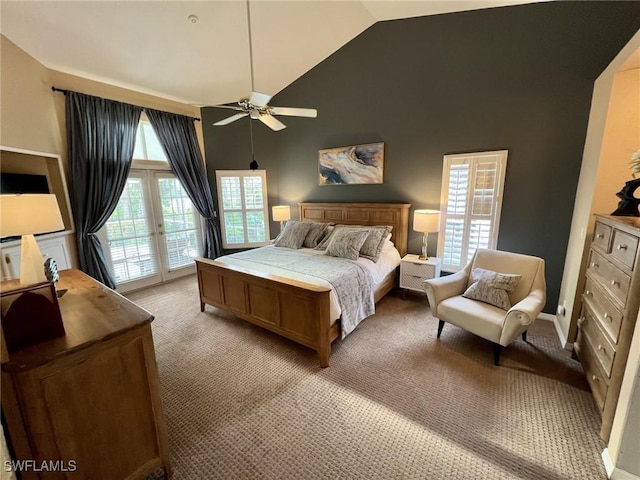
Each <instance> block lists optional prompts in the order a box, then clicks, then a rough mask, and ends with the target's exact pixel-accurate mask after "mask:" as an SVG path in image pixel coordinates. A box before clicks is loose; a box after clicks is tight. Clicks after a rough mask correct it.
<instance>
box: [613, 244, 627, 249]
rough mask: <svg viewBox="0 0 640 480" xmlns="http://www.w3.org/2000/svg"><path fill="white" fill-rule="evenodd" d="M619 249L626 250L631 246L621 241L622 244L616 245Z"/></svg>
mask: <svg viewBox="0 0 640 480" xmlns="http://www.w3.org/2000/svg"><path fill="white" fill-rule="evenodd" d="M616 248H617V249H618V250H626V249H627V248H629V247H628V246H627V245H625V244H623V243H621V244H620V245H618V246H617V247H616Z"/></svg>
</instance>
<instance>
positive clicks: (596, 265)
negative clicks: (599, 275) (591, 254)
mask: <svg viewBox="0 0 640 480" xmlns="http://www.w3.org/2000/svg"><path fill="white" fill-rule="evenodd" d="M591 268H600V265H598V264H597V263H596V262H593V263H591Z"/></svg>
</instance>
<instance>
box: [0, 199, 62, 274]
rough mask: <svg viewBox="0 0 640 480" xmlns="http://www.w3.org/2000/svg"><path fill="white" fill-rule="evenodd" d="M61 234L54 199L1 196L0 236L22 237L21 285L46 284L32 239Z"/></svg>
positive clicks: (40, 259) (40, 261) (36, 246)
mask: <svg viewBox="0 0 640 480" xmlns="http://www.w3.org/2000/svg"><path fill="white" fill-rule="evenodd" d="M59 230H64V223H63V221H62V216H61V215H60V208H59V207H58V201H57V200H56V196H55V195H26V194H25V195H0V235H1V236H3V237H10V236H14V235H22V248H21V255H20V283H22V284H24V285H31V284H33V283H39V282H45V281H47V278H46V276H45V274H44V260H43V258H42V253H41V252H40V248H39V247H38V244H37V243H36V240H35V238H34V236H33V235H35V234H37V233H49V232H56V231H59Z"/></svg>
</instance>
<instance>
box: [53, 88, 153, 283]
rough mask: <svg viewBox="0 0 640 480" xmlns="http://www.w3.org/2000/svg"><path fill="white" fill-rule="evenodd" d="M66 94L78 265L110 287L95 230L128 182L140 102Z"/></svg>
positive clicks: (106, 217) (108, 270) (69, 159)
mask: <svg viewBox="0 0 640 480" xmlns="http://www.w3.org/2000/svg"><path fill="white" fill-rule="evenodd" d="M65 99H66V100H65V106H66V124H67V151H68V162H69V184H70V185H69V187H70V192H69V193H70V197H71V208H72V209H73V217H74V219H75V226H76V238H77V243H78V260H79V262H80V269H81V270H82V271H83V272H85V273H87V274H89V275H91V276H92V277H93V278H95V279H96V280H98V281H100V282H102V283H104V284H105V285H107V286H108V287H110V288H115V286H116V284H115V279H114V278H113V274H112V273H111V269H110V268H109V266H108V265H107V262H106V261H105V256H104V251H103V249H102V245H101V244H100V241H99V240H98V237H97V236H96V233H97V232H98V230H100V229H101V228H102V227H103V225H104V224H105V223H106V221H107V220H108V219H109V217H110V216H111V214H112V213H113V211H114V210H115V208H116V206H117V204H118V200H119V199H120V195H122V191H123V190H124V187H125V185H126V183H127V177H128V176H129V170H130V169H131V159H132V158H133V149H134V147H135V141H136V129H137V128H138V123H139V121H140V114H141V113H142V108H141V107H136V106H134V105H128V104H125V103H120V102H115V101H113V100H107V99H104V98H98V97H93V96H90V95H84V94H81V93H77V92H70V91H69V92H65Z"/></svg>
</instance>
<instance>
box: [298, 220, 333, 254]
mask: <svg viewBox="0 0 640 480" xmlns="http://www.w3.org/2000/svg"><path fill="white" fill-rule="evenodd" d="M308 223H309V224H310V225H311V228H309V233H307V236H306V237H305V238H304V242H303V244H302V246H303V247H307V248H315V247H317V246H318V244H319V243H320V240H322V239H323V238H324V236H325V234H326V232H327V228H329V224H328V223H320V222H308Z"/></svg>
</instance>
